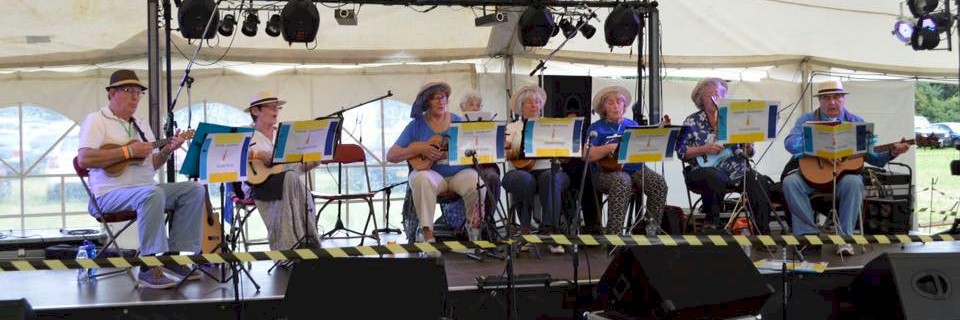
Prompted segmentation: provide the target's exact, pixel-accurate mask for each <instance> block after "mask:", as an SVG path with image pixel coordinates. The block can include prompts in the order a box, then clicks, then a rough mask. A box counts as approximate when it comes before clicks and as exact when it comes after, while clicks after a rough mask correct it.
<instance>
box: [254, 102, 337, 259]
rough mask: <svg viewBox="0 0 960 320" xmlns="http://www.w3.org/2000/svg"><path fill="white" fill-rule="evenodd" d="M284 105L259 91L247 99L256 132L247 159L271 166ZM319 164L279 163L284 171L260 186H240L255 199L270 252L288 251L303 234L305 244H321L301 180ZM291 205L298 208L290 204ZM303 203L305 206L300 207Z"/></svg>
mask: <svg viewBox="0 0 960 320" xmlns="http://www.w3.org/2000/svg"><path fill="white" fill-rule="evenodd" d="M286 103H287V102H286V101H283V100H280V98H279V97H278V96H277V94H276V93H275V92H273V91H270V90H264V91H259V92H257V93H254V94H253V95H252V96H250V105H249V106H248V107H247V108H246V109H244V110H243V111H244V112H247V113H249V114H250V119H252V120H253V125H252V126H253V128H254V130H255V131H254V133H253V137H252V138H251V139H250V150H249V151H248V155H247V157H248V158H249V159H251V160H259V161H261V162H262V163H264V164H266V165H270V164H271V162H272V161H273V156H272V154H273V142H274V141H276V135H277V125H278V124H279V120H278V116H279V115H280V110H282V109H283V105H284V104H286ZM318 164H319V163H318V162H312V163H307V165H306V166H302V165H294V164H289V165H284V164H278V166H284V169H285V170H284V171H283V172H280V173H275V174H272V175H270V177H269V178H267V179H266V181H264V182H263V183H261V184H257V185H253V186H251V185H250V184H247V183H244V184H243V191H244V194H245V195H246V196H247V197H249V198H253V199H254V201H255V202H256V204H257V211H258V212H260V217H261V218H263V224H264V225H265V226H266V228H267V243H268V244H269V245H270V250H290V249H291V248H293V246H294V245H295V244H296V243H297V241H298V240H299V239H298V238H297V237H299V236H302V235H304V234H306V235H308V236H309V237H310V238H309V242H308V243H310V244H312V245H314V246H319V245H320V238H319V236H318V235H317V228H316V225H317V221H316V215H314V214H313V212H314V209H313V208H314V203H313V199H309V198H307V196H306V194H307V191H306V189H305V188H306V187H304V184H303V182H301V181H300V177H302V176H303V174H304V172H307V171H309V170H310V169H313V168H314V167H316V166H317V165H318ZM305 170H306V171H305ZM292 203H293V204H301V205H291V204H292ZM303 203H306V204H307V206H304V205H302V204H303ZM304 221H306V223H304Z"/></svg>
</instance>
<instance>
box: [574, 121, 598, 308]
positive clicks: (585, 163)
mask: <svg viewBox="0 0 960 320" xmlns="http://www.w3.org/2000/svg"><path fill="white" fill-rule="evenodd" d="M596 136H597V132H596V131H591V132H590V134H589V135H588V136H587V137H588V138H587V139H588V141H587V150H586V151H585V152H584V153H583V171H582V172H583V174H581V175H580V191H579V192H577V207H576V209H574V211H573V212H574V215H573V224H572V225H571V228H570V236H571V237H576V236H577V235H579V234H580V216H581V215H582V214H583V212H582V211H583V207H582V206H583V189H584V188H583V186H584V184H586V183H587V175H589V174H590V172H589V170H590V163H589V162H588V161H587V160H589V158H590V148H591V147H593V143H591V142H590V141H589V139H593V138H594V137H596ZM570 248H571V250H570V254H571V255H572V256H573V291H574V294H578V295H579V294H580V280H579V275H578V270H579V268H580V254H579V252H578V251H577V249H578V246H577V244H576V243H574V244H573V245H572V246H570ZM579 301H580V299H576V300H575V301H574V302H573V319H580V316H579V313H580V302H579Z"/></svg>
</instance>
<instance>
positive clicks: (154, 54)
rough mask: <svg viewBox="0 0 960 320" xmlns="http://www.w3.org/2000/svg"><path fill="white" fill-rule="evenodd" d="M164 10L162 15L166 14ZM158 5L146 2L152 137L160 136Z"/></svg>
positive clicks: (149, 109)
mask: <svg viewBox="0 0 960 320" xmlns="http://www.w3.org/2000/svg"><path fill="white" fill-rule="evenodd" d="M167 11H169V10H167V9H164V14H165V15H169V14H168V13H167ZM159 26H160V3H159V1H158V0H150V1H147V73H148V74H147V79H148V80H147V81H148V83H149V84H150V87H152V88H153V90H147V95H148V99H147V100H148V102H147V103H148V105H149V108H148V111H147V112H148V121H149V123H150V129H151V130H152V131H153V132H152V133H153V136H154V137H157V138H159V137H161V136H160V131H159V129H160V93H161V92H162V91H161V90H157V89H159V88H160V70H161V69H160V31H159V29H158V27H159ZM166 171H167V175H170V174H172V173H173V168H172V167H170V166H168V167H167V168H166Z"/></svg>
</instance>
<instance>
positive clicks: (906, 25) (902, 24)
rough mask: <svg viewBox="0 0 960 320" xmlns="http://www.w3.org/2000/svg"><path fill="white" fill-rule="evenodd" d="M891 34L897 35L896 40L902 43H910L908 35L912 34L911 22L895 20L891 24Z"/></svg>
mask: <svg viewBox="0 0 960 320" xmlns="http://www.w3.org/2000/svg"><path fill="white" fill-rule="evenodd" d="M890 33H891V34H893V35H894V36H896V37H897V40H900V42H903V43H910V37H911V36H912V35H913V23H910V22H909V21H903V20H900V21H897V22H896V23H894V24H893V31H890Z"/></svg>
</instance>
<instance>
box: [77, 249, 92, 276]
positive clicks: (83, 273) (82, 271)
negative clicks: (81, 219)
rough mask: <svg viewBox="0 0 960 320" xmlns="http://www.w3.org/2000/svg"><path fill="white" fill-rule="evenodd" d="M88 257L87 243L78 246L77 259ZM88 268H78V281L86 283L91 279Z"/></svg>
mask: <svg viewBox="0 0 960 320" xmlns="http://www.w3.org/2000/svg"><path fill="white" fill-rule="evenodd" d="M80 259H88V256H87V248H86V244H81V245H80V246H78V247H77V260H80ZM87 271H88V270H87V269H86V268H80V269H77V282H79V283H86V282H87V280H89V277H88V274H87Z"/></svg>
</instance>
